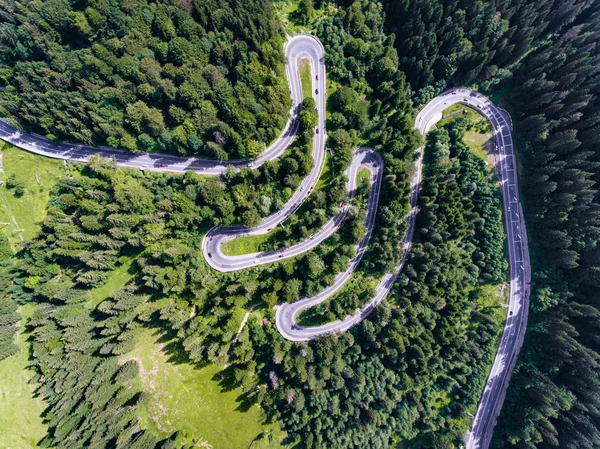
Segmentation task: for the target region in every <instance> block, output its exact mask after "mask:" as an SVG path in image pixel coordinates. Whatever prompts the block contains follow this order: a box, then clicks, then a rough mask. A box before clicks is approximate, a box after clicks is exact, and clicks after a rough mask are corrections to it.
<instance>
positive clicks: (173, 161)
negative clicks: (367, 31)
mask: <svg viewBox="0 0 600 449" xmlns="http://www.w3.org/2000/svg"><path fill="white" fill-rule="evenodd" d="M285 53H286V57H287V61H288V64H287V66H286V70H287V77H288V82H289V86H290V91H291V96H292V100H293V101H292V103H293V106H292V110H291V113H290V120H289V121H288V123H287V126H286V127H285V130H284V131H283V133H282V135H281V136H280V137H279V138H278V139H277V141H276V142H275V143H273V144H272V145H271V146H270V147H269V148H267V149H266V150H265V151H264V152H263V154H262V155H261V156H260V157H259V158H258V159H256V160H255V161H250V162H249V161H241V160H236V161H227V162H217V161H214V160H207V159H199V158H185V157H177V156H173V155H164V154H157V153H129V152H127V151H125V150H120V149H114V148H107V147H91V146H86V145H79V144H72V143H53V142H49V141H48V140H46V139H45V138H43V137H41V136H37V135H32V134H26V133H23V132H21V131H18V130H16V129H15V128H13V127H12V126H10V125H9V124H8V123H6V122H5V121H3V120H0V138H1V139H2V140H5V141H7V142H9V143H11V144H13V145H15V146H16V147H19V148H21V149H23V150H26V151H29V152H32V153H36V154H40V155H43V156H47V157H51V158H59V159H65V160H71V161H75V162H86V161H87V160H88V159H89V157H90V156H92V155H95V154H99V155H101V156H104V157H109V158H112V159H114V160H115V162H116V164H117V165H118V166H122V167H129V168H139V169H148V170H156V171H169V172H179V173H182V172H185V171H188V170H193V171H196V172H198V173H201V174H204V175H219V174H222V173H224V172H225V171H226V170H227V166H229V165H232V166H234V167H235V168H240V167H251V168H257V167H259V166H260V165H262V164H263V163H264V162H265V161H268V160H273V159H276V158H278V157H279V156H281V155H282V154H283V153H284V152H285V150H286V149H287V148H288V147H289V145H290V144H291V142H292V141H293V139H294V137H295V135H296V132H297V129H298V121H297V113H298V112H299V108H300V104H301V102H302V88H301V83H300V79H299V78H300V77H299V71H298V63H299V61H300V60H301V59H305V60H308V62H309V64H310V66H311V70H312V74H313V80H312V89H313V97H314V98H315V100H316V108H317V111H318V115H319V119H318V125H317V133H316V134H315V138H314V147H313V154H312V156H313V160H314V164H313V168H312V170H311V172H310V173H309V175H308V176H307V177H306V178H305V179H304V181H303V182H302V184H301V186H300V188H299V189H298V190H297V191H296V192H295V193H294V194H293V195H292V197H291V198H290V200H289V201H288V202H287V203H286V204H285V205H284V207H283V208H282V209H281V210H280V211H279V212H277V213H275V214H273V215H271V216H269V217H267V218H265V219H264V220H263V221H262V222H261V223H260V224H259V225H258V226H257V227H256V228H254V229H247V228H244V227H242V226H232V227H227V228H213V229H211V230H210V231H209V232H208V233H207V234H206V236H205V237H204V240H203V245H202V246H203V248H202V249H203V253H204V255H205V257H206V260H207V262H208V263H209V264H210V265H211V266H212V267H213V268H215V269H216V270H219V271H223V272H228V271H236V270H241V269H245V268H250V267H253V266H257V265H261V264H266V263H273V262H277V261H279V260H280V259H284V258H289V257H294V256H297V255H298V254H301V253H303V252H306V251H308V250H310V249H312V248H314V247H316V246H317V245H319V244H320V243H321V242H322V241H323V240H325V239H326V238H328V237H329V236H330V235H332V234H333V233H334V232H336V230H337V229H338V228H339V226H341V224H342V222H343V219H344V217H345V214H346V213H347V211H346V210H345V209H342V210H341V211H340V213H339V214H338V215H337V216H336V217H334V218H333V219H332V220H330V221H329V222H328V223H327V224H326V225H325V226H324V227H323V228H322V229H320V230H319V231H317V232H316V233H315V234H314V235H313V236H312V237H311V238H309V239H308V240H306V241H303V242H300V243H298V244H296V245H294V246H292V247H290V248H287V249H285V250H284V251H283V252H282V251H281V249H280V250H278V251H271V252H264V253H253V254H246V255H243V256H225V255H224V254H223V253H222V252H221V250H220V247H221V244H222V243H223V242H225V241H227V240H229V239H232V238H235V237H239V236H240V235H245V234H262V233H266V232H268V231H269V230H270V229H271V228H272V227H274V226H276V225H277V224H279V223H281V222H282V221H283V220H285V219H286V218H287V217H288V216H289V215H290V214H292V213H293V212H294V211H295V210H296V209H297V208H298V207H300V205H301V204H302V202H303V201H304V200H305V199H306V198H307V197H308V195H309V194H310V192H311V190H312V187H313V186H314V184H315V183H316V181H317V180H318V178H319V176H320V173H321V170H322V167H323V163H324V160H325V139H326V132H325V86H326V84H325V80H326V73H325V65H324V55H325V51H324V48H323V46H322V45H321V43H320V42H319V40H318V39H316V38H314V37H312V36H309V35H298V36H295V37H293V38H291V39H289V40H288V42H287V43H286V46H285ZM314 75H318V79H317V78H316V77H315V76H314ZM317 91H318V93H317ZM457 103H461V104H467V105H469V106H471V107H473V108H474V109H476V110H478V111H479V112H480V113H481V114H482V115H483V116H485V117H486V118H487V119H488V120H489V121H490V123H491V124H492V127H493V130H494V139H495V142H496V158H497V164H496V165H497V167H496V168H497V170H498V175H499V179H500V184H501V188H502V194H503V200H504V217H505V226H506V232H507V238H508V254H509V258H510V300H509V307H508V318H507V321H506V325H505V328H504V332H503V334H502V337H501V341H500V346H499V349H498V353H497V355H496V358H495V361H494V364H493V366H492V369H491V372H490V375H489V378H488V382H487V384H486V387H485V390H484V392H483V395H482V398H481V400H480V403H479V406H478V409H477V413H476V415H475V419H474V423H473V428H472V430H471V431H470V432H468V433H467V435H466V436H465V440H466V443H467V448H468V449H486V448H487V447H488V446H489V441H490V439H491V435H492V430H493V428H494V425H495V422H496V419H497V416H498V414H499V412H500V408H501V406H502V402H503V400H504V396H505V393H506V388H507V386H508V382H509V380H510V376H511V373H512V368H513V367H514V363H515V361H516V356H517V354H518V352H519V349H520V346H521V344H522V339H523V335H524V332H525V325H526V322H527V311H528V300H529V279H530V267H529V255H528V250H527V244H526V239H527V235H526V232H525V227H524V222H523V216H522V211H521V207H520V204H519V199H518V188H517V176H516V164H515V156H514V153H513V144H512V136H511V130H510V128H511V126H510V118H509V117H508V115H507V114H505V113H504V112H503V111H502V110H500V109H498V108H497V107H496V106H495V105H494V104H493V103H492V102H491V101H490V100H488V99H487V98H485V97H484V96H482V95H480V94H478V93H476V92H474V91H471V90H468V89H457V90H454V91H447V92H444V93H442V94H441V95H439V96H437V97H435V98H434V99H433V100H431V102H430V103H428V104H427V105H426V106H425V107H424V108H423V109H422V110H421V112H420V113H419V114H418V115H417V118H416V125H415V126H416V128H417V129H418V130H419V131H420V132H421V133H422V134H425V133H426V132H427V131H428V130H429V129H430V128H431V127H432V126H433V125H434V124H435V123H436V122H437V121H439V120H440V119H441V118H442V111H443V110H444V109H446V108H448V107H449V106H451V105H453V104H457ZM416 151H417V152H418V153H419V154H418V157H417V163H416V170H415V174H414V177H413V179H412V182H411V186H412V190H411V195H410V213H409V214H408V216H407V221H408V230H407V233H406V235H405V238H404V241H403V244H402V246H403V248H402V250H403V257H402V259H401V262H400V264H399V265H398V267H396V269H395V270H394V271H393V272H392V273H388V274H386V275H385V276H384V277H383V279H382V280H381V282H380V283H379V285H378V286H377V288H376V294H375V297H373V298H372V299H371V300H370V301H369V303H368V304H367V305H366V306H365V307H363V308H362V309H358V310H356V311H355V312H354V313H353V314H352V315H350V316H348V317H346V318H345V319H344V320H340V321H335V322H332V323H328V324H326V325H323V326H317V327H301V326H299V325H298V324H297V322H296V317H297V316H298V314H299V313H300V312H301V311H302V310H304V309H307V308H309V307H312V306H314V305H315V304H318V303H320V302H322V301H325V300H326V299H328V298H331V297H332V296H333V295H334V294H335V293H337V292H339V290H340V289H341V288H342V287H343V285H344V284H345V282H346V281H347V280H348V279H349V278H350V276H351V275H352V273H353V272H354V271H355V269H356V267H357V265H358V264H359V262H360V260H361V258H362V256H363V254H364V252H365V250H366V248H367V246H368V244H369V239H370V236H371V233H372V231H373V227H374V223H375V216H376V212H377V205H378V202H379V192H380V187H381V181H382V176H383V161H382V159H381V157H380V156H379V155H378V154H377V153H376V152H375V151H374V150H372V149H369V148H359V149H357V150H356V151H355V152H354V156H353V159H352V162H351V164H350V166H349V167H348V169H347V172H346V173H347V175H348V184H347V188H348V194H349V197H350V198H352V197H353V196H354V193H355V190H356V181H357V174H358V171H359V170H360V169H361V168H362V167H365V168H367V169H368V170H369V172H370V173H371V181H370V182H371V190H370V192H369V199H368V210H367V217H366V220H365V225H366V229H367V231H366V234H365V236H364V238H363V239H362V240H361V241H360V242H359V243H358V245H357V247H356V256H355V257H354V258H353V259H352V260H351V262H350V264H349V267H348V269H347V270H346V271H344V272H343V273H340V274H338V275H337V277H336V278H335V280H334V283H333V285H331V286H330V287H328V288H327V289H325V290H323V291H322V292H320V293H319V294H318V295H316V296H314V297H312V298H301V299H300V300H299V301H297V302H294V303H292V304H282V305H280V306H279V307H278V308H277V312H276V325H277V329H278V330H279V332H280V333H281V334H282V335H283V336H284V337H285V338H287V339H288V340H292V341H307V340H310V339H313V338H315V337H318V336H322V335H326V334H330V333H334V332H342V331H345V330H347V329H349V328H350V327H352V326H354V325H356V324H358V323H360V322H361V321H362V320H364V319H365V318H366V317H367V316H369V315H370V314H371V312H372V311H373V310H374V308H375V307H376V306H377V305H378V304H379V303H380V302H381V301H383V300H384V299H385V297H386V296H387V294H388V292H389V291H390V289H391V288H392V285H393V284H394V281H395V280H396V277H397V276H398V273H399V271H400V270H401V269H402V267H403V265H404V262H405V260H406V256H407V253H408V250H409V249H410V247H411V245H412V240H413V235H414V231H415V218H416V214H417V203H418V194H419V189H420V183H421V171H422V170H421V168H422V149H421V148H419V149H417V150H416Z"/></svg>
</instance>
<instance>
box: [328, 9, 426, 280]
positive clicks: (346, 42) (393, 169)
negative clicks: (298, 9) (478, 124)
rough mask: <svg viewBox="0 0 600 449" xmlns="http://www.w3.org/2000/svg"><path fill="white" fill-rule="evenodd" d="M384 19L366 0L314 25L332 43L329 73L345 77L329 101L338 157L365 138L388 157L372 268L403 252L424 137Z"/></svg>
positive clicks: (386, 266) (369, 258)
mask: <svg viewBox="0 0 600 449" xmlns="http://www.w3.org/2000/svg"><path fill="white" fill-rule="evenodd" d="M384 21H385V14H384V13H383V11H382V8H381V5H380V4H379V3H377V2H375V1H370V0H362V1H357V2H354V3H352V5H351V6H350V7H349V8H347V9H342V8H340V9H339V10H338V12H337V14H336V15H334V16H333V17H329V16H327V17H324V18H323V19H321V20H320V21H318V23H317V25H316V29H317V34H318V36H319V38H320V39H321V41H322V42H323V45H324V46H325V49H326V62H327V67H328V76H330V77H331V78H332V79H334V80H336V81H338V82H339V83H341V84H342V87H340V88H339V89H338V90H336V92H334V93H333V94H332V95H331V98H330V100H329V106H330V109H331V111H332V113H331V115H330V117H329V120H328V127H329V128H330V129H332V130H334V132H332V133H331V137H330V139H329V146H331V147H332V148H333V150H334V158H335V159H334V160H335V161H336V162H337V161H342V162H343V161H346V160H349V158H350V156H351V151H352V149H353V148H354V147H355V146H356V145H357V144H358V143H362V142H364V141H367V142H368V144H369V145H370V146H372V147H373V148H375V149H376V150H378V151H380V152H381V154H382V156H383V158H384V161H385V180H384V183H383V186H382V194H381V196H380V201H379V209H378V214H377V220H376V231H375V232H374V233H373V237H372V239H371V244H370V245H369V252H368V254H367V255H366V258H365V263H367V264H368V265H369V266H370V267H371V269H372V270H374V271H378V272H381V273H383V272H384V271H386V270H391V269H392V268H393V267H394V266H396V265H397V263H398V262H399V260H400V257H401V256H402V254H401V252H400V251H398V246H399V245H401V241H402V238H403V236H404V231H405V227H404V226H403V225H402V223H403V221H404V218H405V216H406V213H407V212H408V204H407V203H408V194H409V184H408V182H407V179H408V168H407V167H408V166H410V165H412V161H413V156H414V153H413V150H414V149H415V148H416V147H417V146H418V141H419V140H418V137H417V134H416V131H415V130H414V129H413V127H414V126H413V116H412V111H411V103H410V101H409V99H408V97H409V90H408V87H407V86H406V85H405V79H404V74H403V73H402V72H401V71H399V70H398V55H397V53H396V50H395V49H394V38H393V37H392V36H387V35H386V34H385V33H384V30H383V25H384Z"/></svg>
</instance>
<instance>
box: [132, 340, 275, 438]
mask: <svg viewBox="0 0 600 449" xmlns="http://www.w3.org/2000/svg"><path fill="white" fill-rule="evenodd" d="M172 343H173V342H172V341H171V342H170V341H168V340H165V339H164V338H163V337H161V335H160V332H157V331H151V330H149V329H145V330H144V331H143V332H141V333H140V334H139V335H138V336H137V337H136V344H135V347H134V348H133V350H132V351H131V352H129V353H127V354H126V355H124V356H123V357H122V358H121V363H123V362H124V361H126V360H133V361H135V362H136V363H138V364H139V365H140V378H139V383H140V387H141V389H142V391H144V392H146V393H148V394H149V395H150V400H149V401H148V403H147V404H146V405H145V411H142V412H140V415H141V416H142V417H143V418H144V421H143V425H144V427H148V428H151V429H153V430H155V431H156V433H157V435H160V436H162V437H166V436H169V435H170V434H172V433H173V432H175V431H180V432H182V433H183V434H185V435H186V437H185V439H184V440H185V441H186V442H187V443H188V444H195V445H196V446H198V445H202V444H209V445H210V446H212V447H213V448H215V449H219V448H223V449H225V448H231V449H246V448H247V447H249V445H250V443H251V441H252V440H253V439H254V438H256V437H257V436H259V435H260V434H262V433H263V432H269V433H271V440H272V441H271V444H270V445H269V447H271V448H278V447H280V445H279V441H280V440H281V438H282V434H281V431H280V430H279V429H278V428H277V426H276V425H274V424H271V425H264V424H262V423H263V421H264V419H265V417H264V415H263V412H262V410H261V409H260V408H259V407H258V406H257V405H256V404H251V403H249V404H245V403H243V402H242V403H240V402H239V401H238V397H239V396H240V395H241V394H242V390H241V389H240V388H234V389H228V390H226V391H224V390H223V386H222V382H223V381H222V377H221V374H220V372H221V368H219V367H218V366H216V365H208V366H205V367H196V366H194V365H193V364H190V363H185V362H183V363H182V362H180V361H177V359H178V358H180V356H178V355H177V354H174V353H173V352H172V351H171V350H170V349H169V348H170V346H172ZM171 360H173V362H171ZM255 446H257V445H256V444H255ZM253 447H254V446H253ZM257 447H258V446H257Z"/></svg>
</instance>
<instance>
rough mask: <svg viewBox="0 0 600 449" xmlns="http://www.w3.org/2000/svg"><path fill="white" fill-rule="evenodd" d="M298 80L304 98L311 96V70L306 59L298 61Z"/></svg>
mask: <svg viewBox="0 0 600 449" xmlns="http://www.w3.org/2000/svg"><path fill="white" fill-rule="evenodd" d="M299 70H300V82H301V83H302V95H303V97H304V98H311V97H312V72H311V70H310V64H309V63H308V62H307V61H306V60H302V61H300V64H299Z"/></svg>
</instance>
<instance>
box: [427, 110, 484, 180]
mask: <svg viewBox="0 0 600 449" xmlns="http://www.w3.org/2000/svg"><path fill="white" fill-rule="evenodd" d="M458 111H464V112H463V113H461V114H456V113H457V112H458ZM450 114H456V115H452V116H451V117H448V116H449V115H450ZM444 117H448V118H444V119H442V120H440V122H439V123H438V126H444V125H445V124H447V123H449V122H452V121H454V120H465V121H466V123H467V130H466V132H465V135H464V137H463V142H464V143H466V144H467V145H468V146H469V149H470V150H471V151H472V152H473V153H474V154H475V155H477V156H479V157H480V158H482V159H483V160H488V153H489V152H493V150H494V142H493V140H492V137H493V130H492V125H491V124H490V122H488V120H487V119H486V118H485V117H483V116H482V115H481V114H479V113H478V112H477V111H476V110H475V109H472V108H470V107H469V106H464V105H459V104H455V105H452V106H450V107H449V108H448V109H445V110H444ZM490 168H491V167H490Z"/></svg>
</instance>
